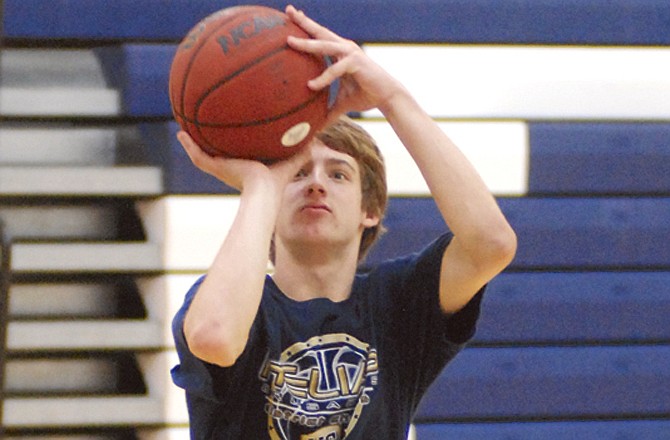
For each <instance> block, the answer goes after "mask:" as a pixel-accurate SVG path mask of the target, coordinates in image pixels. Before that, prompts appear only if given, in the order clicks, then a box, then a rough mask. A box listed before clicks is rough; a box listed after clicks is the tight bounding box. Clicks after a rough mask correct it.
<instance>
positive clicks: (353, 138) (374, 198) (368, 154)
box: [270, 116, 388, 264]
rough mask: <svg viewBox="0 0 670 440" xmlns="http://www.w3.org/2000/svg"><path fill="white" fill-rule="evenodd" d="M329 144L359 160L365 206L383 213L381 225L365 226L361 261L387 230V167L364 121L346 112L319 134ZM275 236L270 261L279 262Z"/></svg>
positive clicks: (380, 216) (271, 243)
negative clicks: (364, 127)
mask: <svg viewBox="0 0 670 440" xmlns="http://www.w3.org/2000/svg"><path fill="white" fill-rule="evenodd" d="M315 137H316V138H317V139H318V140H320V141H321V142H323V143H324V144H325V145H326V146H328V147H329V148H332V149H333V150H335V151H339V152H341V153H345V154H348V155H349V156H351V157H353V158H354V159H355V160H356V162H357V163H358V167H359V169H360V173H361V193H362V196H363V197H362V206H361V208H362V209H364V210H365V211H366V212H367V213H370V214H375V215H377V216H379V223H377V225H375V226H372V227H369V228H365V230H364V231H363V236H362V237H361V244H360V246H359V248H358V261H359V262H361V261H363V259H364V258H365V256H366V255H367V252H368V251H369V250H370V247H371V246H372V245H373V244H374V242H375V241H376V240H377V239H378V238H379V237H380V236H381V235H382V234H383V233H384V232H385V231H386V228H385V227H384V225H383V224H382V220H383V218H384V212H385V211H386V204H387V202H388V195H387V186H386V167H385V166H384V158H383V157H382V154H381V152H380V151H379V147H377V143H376V142H375V140H374V139H373V138H372V136H370V134H368V132H367V131H365V130H364V129H363V128H362V127H361V126H360V125H358V124H356V123H355V122H353V121H352V120H351V119H350V118H348V117H346V116H342V117H340V119H338V120H337V121H336V122H335V123H333V124H331V125H329V126H328V127H326V128H324V129H323V130H321V131H320V132H319V133H317V134H316V136H315ZM275 256H276V252H275V241H274V236H273V237H272V241H271V242H270V261H271V262H272V263H273V264H274V262H275Z"/></svg>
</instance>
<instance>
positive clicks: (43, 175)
mask: <svg viewBox="0 0 670 440" xmlns="http://www.w3.org/2000/svg"><path fill="white" fill-rule="evenodd" d="M162 189H163V183H162V171H161V169H160V168H159V167H152V166H117V167H58V166H54V167H50V166H43V167H0V195H2V196H17V197H18V196H20V197H25V196H28V195H30V196H150V195H158V194H160V193H161V192H162Z"/></svg>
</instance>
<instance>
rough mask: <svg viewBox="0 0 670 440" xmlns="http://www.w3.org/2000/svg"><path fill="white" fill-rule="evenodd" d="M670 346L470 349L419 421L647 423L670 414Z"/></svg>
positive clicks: (430, 396) (442, 380)
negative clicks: (624, 420) (631, 419)
mask: <svg viewBox="0 0 670 440" xmlns="http://www.w3.org/2000/svg"><path fill="white" fill-rule="evenodd" d="M668 390H670V346H667V345H658V346H621V347H620V346H612V347H608V346H583V347H514V348H467V349H465V350H464V351H463V352H462V353H461V354H460V355H459V356H458V357H457V358H456V359H455V360H454V361H453V362H452V363H451V364H450V365H448V366H447V367H446V368H445V370H444V371H443V372H442V374H441V375H440V376H439V377H438V379H437V380H436V382H435V383H434V384H433V386H432V387H431V388H430V390H429V391H428V393H427V394H426V396H425V398H424V400H423V401H422V402H421V404H420V407H419V410H418V413H417V419H418V420H419V421H434V420H467V419H473V418H484V419H504V418H517V419H529V418H533V419H537V418H542V419H558V418H569V417H581V418H584V419H588V418H594V417H603V418H617V417H622V416H626V417H636V416H638V417H639V416H640V415H647V416H648V417H653V416H661V415H667V414H668V413H670V399H668Z"/></svg>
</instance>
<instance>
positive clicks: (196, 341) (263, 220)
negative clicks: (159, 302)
mask: <svg viewBox="0 0 670 440" xmlns="http://www.w3.org/2000/svg"><path fill="white" fill-rule="evenodd" d="M178 138H179V140H180V142H181V143H182V145H183V146H184V149H185V150H186V152H187V153H188V155H189V157H190V158H191V160H192V161H193V163H194V164H195V165H196V166H197V167H198V168H200V169H201V170H203V171H205V172H206V173H209V174H212V175H213V176H215V177H217V178H218V179H219V180H221V181H223V182H225V183H227V184H229V185H231V186H233V187H236V188H237V189H239V190H240V191H241V193H240V204H239V208H238V211H237V215H236V217H235V220H234V221H233V224H232V226H231V228H230V231H229V232H228V235H227V236H226V238H225V240H224V242H223V244H222V245H221V248H220V249H219V251H218V253H217V255H216V257H215V259H214V261H213V263H212V265H211V267H210V268H209V270H208V272H207V275H206V277H205V280H204V281H203V283H202V284H201V286H200V288H199V289H198V291H197V293H196V295H195V297H194V299H193V302H192V303H191V306H190V307H189V310H188V312H187V314H186V318H185V320H184V328H183V330H184V336H185V337H186V341H187V343H188V346H189V349H190V350H191V352H192V353H193V354H194V355H195V356H197V357H198V358H200V359H202V360H204V361H207V362H209V363H213V364H217V365H220V366H230V365H232V364H234V363H235V361H236V360H237V358H238V357H239V355H240V354H241V353H242V351H243V350H244V347H245V346H246V343H247V339H248V336H249V330H250V329H251V325H252V323H253V321H254V318H255V316H256V313H257V311H258V307H259V304H260V300H261V295H262V292H263V284H264V281H265V274H266V271H267V264H268V252H269V248H270V240H271V238H272V233H273V231H274V226H275V220H276V217H277V212H278V210H279V205H280V203H281V199H282V193H283V189H284V186H285V185H286V183H287V182H288V181H289V179H290V178H291V177H292V176H293V175H294V174H295V172H296V170H297V167H296V165H295V163H296V160H295V159H292V160H287V161H283V162H279V163H277V164H275V165H273V166H272V167H267V166H265V165H263V164H262V163H260V162H256V161H250V160H239V159H222V158H212V157H210V156H208V155H207V154H205V153H203V152H202V151H201V150H200V148H199V147H198V146H197V145H196V144H195V143H194V142H193V140H192V139H191V138H190V137H189V136H188V135H187V134H186V133H185V132H180V133H179V134H178Z"/></svg>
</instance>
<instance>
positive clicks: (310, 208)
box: [300, 204, 331, 212]
mask: <svg viewBox="0 0 670 440" xmlns="http://www.w3.org/2000/svg"><path fill="white" fill-rule="evenodd" d="M300 210H301V211H312V212H319V211H323V212H331V210H330V208H329V207H328V205H324V204H308V205H305V206H303V207H302V208H301V209H300Z"/></svg>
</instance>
